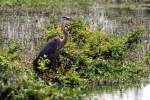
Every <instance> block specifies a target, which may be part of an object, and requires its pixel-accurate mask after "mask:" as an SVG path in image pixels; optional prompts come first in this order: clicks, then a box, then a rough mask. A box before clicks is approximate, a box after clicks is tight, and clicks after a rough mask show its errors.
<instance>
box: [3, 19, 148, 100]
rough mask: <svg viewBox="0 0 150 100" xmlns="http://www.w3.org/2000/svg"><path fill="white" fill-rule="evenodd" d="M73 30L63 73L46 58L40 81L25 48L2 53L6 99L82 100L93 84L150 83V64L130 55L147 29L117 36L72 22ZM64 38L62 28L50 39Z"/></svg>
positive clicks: (10, 47) (62, 60)
mask: <svg viewBox="0 0 150 100" xmlns="http://www.w3.org/2000/svg"><path fill="white" fill-rule="evenodd" d="M68 28H69V32H70V33H69V40H68V43H67V44H66V46H65V48H64V50H63V51H62V52H61V55H60V58H59V61H58V65H59V66H58V68H57V70H56V71H54V70H48V69H47V68H46V67H45V64H46V63H47V60H45V59H44V58H43V59H42V60H41V62H40V65H41V66H40V67H39V70H41V71H42V74H40V77H39V76H38V75H37V74H36V72H35V71H34V69H33V66H32V60H31V59H28V58H25V57H24V56H25V55H26V53H25V52H26V51H25V47H22V46H21V45H20V44H18V43H17V42H13V43H10V44H9V45H8V47H5V48H3V49H1V50H0V51H1V52H0V83H1V84H0V99H4V98H5V99H6V98H12V99H14V100H16V99H39V100H41V99H69V98H72V97H76V98H81V97H82V96H83V95H82V93H81V90H82V89H83V90H84V89H86V87H87V85H89V84H91V85H92V84H95V85H97V84H99V85H111V84H113V85H114V84H120V83H132V82H141V81H145V80H146V78H148V76H149V73H150V69H149V67H147V64H145V62H144V61H138V60H136V59H134V57H133V58H132V59H129V56H130V55H129V54H130V53H129V52H130V51H132V52H135V49H136V48H139V46H137V45H139V44H141V42H142V41H141V40H140V34H142V33H144V29H142V28H138V29H136V30H134V31H132V32H130V33H128V34H127V35H125V36H113V35H110V34H106V33H102V32H92V31H90V29H88V28H87V26H86V24H85V23H84V21H82V20H80V19H76V20H74V21H73V22H71V23H70V24H69V26H68ZM51 33H53V34H51ZM58 34H61V32H60V28H59V27H54V28H53V29H52V30H50V32H49V33H48V35H46V36H47V38H45V40H47V39H49V38H52V37H54V36H56V35H58ZM23 55H24V56H23ZM148 55H149V54H148ZM147 58H149V56H147ZM132 60H133V61H132ZM2 95H5V97H3V96H2Z"/></svg>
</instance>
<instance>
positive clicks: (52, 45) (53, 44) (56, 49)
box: [33, 16, 71, 69]
mask: <svg viewBox="0 0 150 100" xmlns="http://www.w3.org/2000/svg"><path fill="white" fill-rule="evenodd" d="M66 20H71V18H70V17H66V16H64V17H62V18H61V28H62V32H63V34H64V36H63V38H62V39H61V38H60V37H54V38H52V39H51V40H49V41H48V43H47V44H46V45H45V46H44V47H43V48H42V49H41V51H40V53H39V54H38V56H37V57H36V59H35V60H34V62H33V64H34V67H36V69H37V66H38V61H39V59H41V58H42V57H44V55H46V56H47V58H48V59H49V60H50V65H49V66H48V67H56V66H55V65H56V60H57V58H58V56H59V53H60V51H61V50H62V49H63V47H64V45H65V44H66V42H67V40H68V31H67V28H66V26H65V21H66Z"/></svg>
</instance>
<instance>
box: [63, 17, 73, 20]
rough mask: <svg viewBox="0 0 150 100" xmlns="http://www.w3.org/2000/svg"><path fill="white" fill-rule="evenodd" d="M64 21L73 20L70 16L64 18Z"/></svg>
mask: <svg viewBox="0 0 150 100" xmlns="http://www.w3.org/2000/svg"><path fill="white" fill-rule="evenodd" d="M62 19H63V20H68V21H71V20H72V18H71V17H69V16H63V17H62Z"/></svg>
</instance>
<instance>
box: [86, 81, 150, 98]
mask: <svg viewBox="0 0 150 100" xmlns="http://www.w3.org/2000/svg"><path fill="white" fill-rule="evenodd" d="M89 98H90V99H92V100H150V84H148V85H146V86H145V87H142V88H137V87H134V88H129V89H127V90H125V91H123V90H116V91H104V92H99V91H95V92H93V93H92V94H91V96H90V97H86V98H84V100H89Z"/></svg>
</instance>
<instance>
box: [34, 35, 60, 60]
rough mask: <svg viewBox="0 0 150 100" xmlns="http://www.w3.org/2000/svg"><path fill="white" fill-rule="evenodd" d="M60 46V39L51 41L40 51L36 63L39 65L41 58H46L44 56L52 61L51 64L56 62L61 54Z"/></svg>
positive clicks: (56, 38)
mask: <svg viewBox="0 0 150 100" xmlns="http://www.w3.org/2000/svg"><path fill="white" fill-rule="evenodd" d="M60 45H61V39H60V38H58V37H55V38H53V39H51V40H50V41H49V42H48V43H47V44H46V45H45V46H44V47H43V48H42V49H41V51H40V53H39V54H38V56H37V57H36V59H35V61H34V63H38V59H40V58H41V57H44V55H46V56H47V58H48V59H49V60H51V62H53V60H55V59H56V58H57V57H58V55H59V52H60V49H59V48H60Z"/></svg>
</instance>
